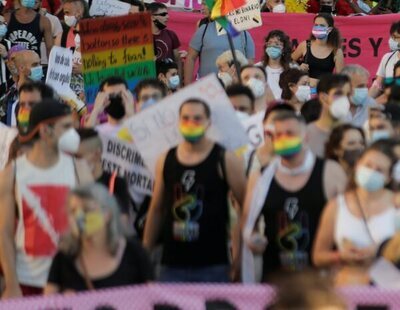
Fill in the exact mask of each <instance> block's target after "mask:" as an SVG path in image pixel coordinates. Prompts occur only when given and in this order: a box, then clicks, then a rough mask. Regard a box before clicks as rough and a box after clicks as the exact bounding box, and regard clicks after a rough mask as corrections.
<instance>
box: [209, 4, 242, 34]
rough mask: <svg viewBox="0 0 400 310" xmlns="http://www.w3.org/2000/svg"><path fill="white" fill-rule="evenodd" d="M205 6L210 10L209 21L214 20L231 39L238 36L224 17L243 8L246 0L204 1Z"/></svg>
mask: <svg viewBox="0 0 400 310" xmlns="http://www.w3.org/2000/svg"><path fill="white" fill-rule="evenodd" d="M206 4H207V6H208V8H209V9H210V12H211V19H213V20H216V21H217V22H218V23H219V24H220V25H221V26H222V27H223V28H224V29H225V30H226V32H228V33H229V34H230V35H231V36H232V37H235V36H237V35H238V34H239V32H238V31H237V30H236V29H235V28H234V27H233V25H232V24H231V23H230V21H229V20H228V19H227V18H226V15H228V14H229V13H230V12H232V11H233V10H236V9H238V8H240V7H242V6H244V5H245V4H246V0H206Z"/></svg>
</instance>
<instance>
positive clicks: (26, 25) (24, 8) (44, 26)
mask: <svg viewBox="0 0 400 310" xmlns="http://www.w3.org/2000/svg"><path fill="white" fill-rule="evenodd" d="M20 3H21V8H20V9H18V10H16V11H15V12H12V13H7V14H5V15H4V18H5V20H6V22H7V24H8V32H7V35H6V39H8V40H10V42H11V45H12V46H14V45H23V46H24V47H25V48H27V49H28V50H32V51H34V52H36V53H37V54H38V55H40V44H41V42H42V39H43V38H44V41H45V43H46V49H47V56H49V54H50V50H51V48H52V47H53V35H52V33H51V24H50V21H49V19H48V18H47V17H45V16H41V15H40V14H39V13H37V12H36V11H35V10H34V9H33V8H34V7H35V1H32V0H20Z"/></svg>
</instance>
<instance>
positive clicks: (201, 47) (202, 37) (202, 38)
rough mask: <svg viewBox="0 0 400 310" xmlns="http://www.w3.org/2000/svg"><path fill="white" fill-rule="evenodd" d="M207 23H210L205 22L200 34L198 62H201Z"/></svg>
mask: <svg viewBox="0 0 400 310" xmlns="http://www.w3.org/2000/svg"><path fill="white" fill-rule="evenodd" d="M209 24H210V23H207V24H206V26H205V27H204V31H203V34H202V35H201V45H200V49H199V62H201V52H202V51H203V46H204V37H205V35H206V31H207V28H208V25H209Z"/></svg>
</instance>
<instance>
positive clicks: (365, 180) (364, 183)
mask: <svg viewBox="0 0 400 310" xmlns="http://www.w3.org/2000/svg"><path fill="white" fill-rule="evenodd" d="M356 184H357V185H358V186H359V187H362V188H363V189H365V190H366V191H368V192H376V191H379V190H381V189H382V188H384V187H385V176H384V175H383V174H382V173H380V172H378V171H376V170H374V169H371V168H368V167H365V166H359V167H358V168H357V169H356Z"/></svg>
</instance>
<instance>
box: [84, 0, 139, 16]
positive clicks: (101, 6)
mask: <svg viewBox="0 0 400 310" xmlns="http://www.w3.org/2000/svg"><path fill="white" fill-rule="evenodd" d="M130 8H131V5H130V4H129V3H125V2H121V1H118V0H93V1H92V5H91V7H90V10H89V14H90V16H121V15H128V13H129V10H130Z"/></svg>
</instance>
